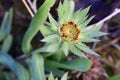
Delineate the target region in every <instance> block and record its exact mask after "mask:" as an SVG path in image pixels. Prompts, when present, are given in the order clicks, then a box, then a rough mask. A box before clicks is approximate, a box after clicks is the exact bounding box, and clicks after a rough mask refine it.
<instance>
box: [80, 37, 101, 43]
mask: <svg viewBox="0 0 120 80" xmlns="http://www.w3.org/2000/svg"><path fill="white" fill-rule="evenodd" d="M99 41H100V40H98V39H94V38H90V37H87V38H81V39H80V40H79V41H78V42H99Z"/></svg>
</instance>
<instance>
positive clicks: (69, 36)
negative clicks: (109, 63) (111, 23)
mask: <svg viewBox="0 0 120 80" xmlns="http://www.w3.org/2000/svg"><path fill="white" fill-rule="evenodd" d="M89 8H90V7H87V8H85V9H83V10H81V9H80V10H78V11H76V12H75V13H74V2H73V1H72V0H64V2H63V4H62V3H61V2H60V4H59V6H58V9H57V11H58V17H59V19H58V22H57V21H56V20H55V19H54V18H53V17H52V15H51V14H50V13H49V15H48V17H49V23H47V25H44V26H43V27H42V28H40V31H41V33H42V34H43V36H44V39H42V40H41V41H42V42H45V43H46V44H45V45H44V47H43V48H41V49H40V50H41V52H57V51H58V50H62V51H63V52H64V53H65V55H66V56H67V55H68V54H69V51H71V52H72V53H73V54H75V55H77V56H82V57H86V56H85V54H84V52H87V53H89V54H93V55H97V53H96V52H94V51H92V50H91V49H90V48H89V47H88V46H87V45H85V44H84V43H86V42H97V41H99V40H97V39H95V37H99V36H103V35H106V33H104V32H100V31H98V30H97V29H96V28H94V27H91V26H89V27H87V25H88V24H89V22H90V21H91V20H92V19H93V16H92V17H90V18H89V19H87V18H88V16H87V14H88V11H89Z"/></svg>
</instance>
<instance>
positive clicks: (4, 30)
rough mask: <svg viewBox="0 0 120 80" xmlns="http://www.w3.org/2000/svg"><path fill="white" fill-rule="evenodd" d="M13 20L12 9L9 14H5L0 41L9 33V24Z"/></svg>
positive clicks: (0, 31)
mask: <svg viewBox="0 0 120 80" xmlns="http://www.w3.org/2000/svg"><path fill="white" fill-rule="evenodd" d="M12 18H13V9H12V8H11V9H10V10H9V12H6V13H5V16H4V19H3V22H2V25H1V29H0V41H1V40H3V39H4V38H5V37H6V36H8V34H9V33H10V31H11V24H12Z"/></svg>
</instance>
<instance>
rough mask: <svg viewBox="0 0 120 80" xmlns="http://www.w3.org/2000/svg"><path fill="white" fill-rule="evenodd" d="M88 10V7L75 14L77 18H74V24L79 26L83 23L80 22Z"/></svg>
mask: <svg viewBox="0 0 120 80" xmlns="http://www.w3.org/2000/svg"><path fill="white" fill-rule="evenodd" d="M89 9H90V6H89V7H87V8H85V9H83V10H80V11H78V12H77V16H76V18H75V21H76V23H78V24H80V23H81V22H83V21H82V20H84V18H86V15H87V14H88V11H89ZM79 21H80V22H79Z"/></svg>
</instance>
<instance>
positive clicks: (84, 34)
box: [82, 30, 108, 37]
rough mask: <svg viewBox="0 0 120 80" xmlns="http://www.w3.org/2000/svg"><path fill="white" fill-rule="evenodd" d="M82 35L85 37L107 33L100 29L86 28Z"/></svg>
mask: <svg viewBox="0 0 120 80" xmlns="http://www.w3.org/2000/svg"><path fill="white" fill-rule="evenodd" d="M82 34H83V36H86V37H99V36H104V35H107V34H108V33H104V32H101V31H96V30H88V31H87V32H86V31H85V32H82Z"/></svg>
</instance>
